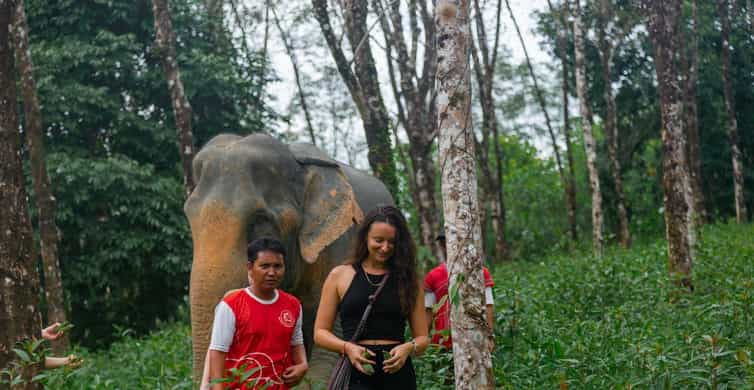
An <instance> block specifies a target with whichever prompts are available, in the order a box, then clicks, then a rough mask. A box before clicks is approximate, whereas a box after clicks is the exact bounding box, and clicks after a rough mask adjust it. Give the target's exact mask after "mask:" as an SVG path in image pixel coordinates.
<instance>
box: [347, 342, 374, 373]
mask: <svg viewBox="0 0 754 390" xmlns="http://www.w3.org/2000/svg"><path fill="white" fill-rule="evenodd" d="M343 350H344V352H345V354H346V356H348V360H350V361H351V365H353V366H354V367H356V369H357V370H359V371H360V372H361V373H363V374H365V375H372V374H374V365H375V364H376V363H375V361H374V360H369V358H370V357H373V356H374V352H372V351H370V350H368V349H366V348H364V347H362V346H360V345H357V344H354V343H349V342H346V344H345V345H344V346H343ZM367 364H368V365H370V366H371V369H370V368H365V365H367Z"/></svg>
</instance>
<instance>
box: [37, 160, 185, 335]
mask: <svg viewBox="0 0 754 390" xmlns="http://www.w3.org/2000/svg"><path fill="white" fill-rule="evenodd" d="M48 164H49V167H50V178H51V182H52V183H53V185H54V186H55V188H56V189H57V191H56V193H57V194H58V211H57V224H58V227H59V228H60V230H61V231H62V232H63V234H62V237H61V244H60V254H61V256H60V260H61V261H60V262H61V269H62V276H63V282H64V287H65V290H66V292H67V294H68V298H69V301H70V305H71V316H72V322H73V323H75V324H76V327H75V328H74V329H73V330H72V334H73V336H74V338H76V339H78V340H81V342H82V343H84V344H85V345H90V346H92V345H97V344H101V343H105V342H107V341H108V340H109V339H110V337H111V335H112V324H121V325H125V326H128V327H131V328H133V329H135V330H136V331H137V332H144V331H146V330H148V329H149V328H151V327H153V326H155V325H156V323H157V322H158V321H160V319H166V318H168V317H170V316H172V315H174V313H175V309H176V307H177V306H178V305H179V304H180V303H181V302H182V301H183V299H184V296H185V295H186V294H187V291H188V279H189V271H190V268H191V247H190V242H191V238H190V235H189V232H188V227H187V223H186V219H185V217H184V216H183V213H182V212H181V209H182V205H183V191H182V185H181V183H180V182H179V179H178V178H177V177H165V176H160V175H156V174H155V169H154V167H153V166H152V165H150V164H139V163H137V162H135V161H133V160H131V159H129V158H126V157H124V156H119V155H114V156H112V157H109V158H98V159H93V158H80V157H74V156H70V155H68V154H62V153H58V154H53V155H51V156H49V159H48Z"/></svg>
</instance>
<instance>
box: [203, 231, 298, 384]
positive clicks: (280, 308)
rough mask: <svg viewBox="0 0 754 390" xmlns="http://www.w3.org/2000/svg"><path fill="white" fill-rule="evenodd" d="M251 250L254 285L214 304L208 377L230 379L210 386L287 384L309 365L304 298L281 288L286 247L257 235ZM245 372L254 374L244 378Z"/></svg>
mask: <svg viewBox="0 0 754 390" xmlns="http://www.w3.org/2000/svg"><path fill="white" fill-rule="evenodd" d="M247 254H248V259H249V260H248V263H247V269H248V273H249V279H250V280H251V285H250V286H249V287H247V288H245V289H242V290H238V291H235V292H232V293H230V294H228V295H227V296H226V297H225V298H223V300H222V301H221V302H220V303H219V304H218V305H217V307H216V308H215V320H214V323H213V325H212V339H211V342H210V346H209V377H210V378H211V379H210V381H216V380H217V379H220V378H230V380H231V381H230V382H225V383H216V384H214V385H213V386H212V389H213V390H221V389H227V388H229V389H239V388H244V389H247V388H248V389H258V388H264V389H268V390H286V389H288V388H289V387H292V386H295V385H296V384H297V383H299V382H300V381H301V379H303V377H304V375H305V374H306V371H307V370H308V368H309V366H308V364H307V361H306V351H305V349H304V337H303V333H302V330H301V321H302V320H301V303H300V302H299V300H298V299H296V297H294V296H293V295H290V294H287V293H285V292H284V291H282V290H279V289H278V288H277V287H278V286H279V285H280V282H282V280H283V275H284V274H285V262H284V259H283V258H284V256H285V249H284V248H283V245H282V244H281V243H280V242H279V241H277V240H274V239H270V238H260V239H257V240H254V241H252V242H251V244H249V246H248V248H247ZM231 370H236V375H233V372H232V371H231ZM244 373H250V375H249V376H248V378H246V379H245V380H241V376H242V375H243V374H244ZM243 376H246V375H243ZM239 382H242V383H239Z"/></svg>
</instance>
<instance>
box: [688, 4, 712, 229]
mask: <svg viewBox="0 0 754 390" xmlns="http://www.w3.org/2000/svg"><path fill="white" fill-rule="evenodd" d="M691 13H692V15H691V21H690V22H691V23H690V24H691V31H690V34H689V35H690V36H691V39H690V47H689V48H688V50H685V52H686V53H687V54H688V56H689V58H688V60H687V61H684V65H686V66H687V69H685V72H684V74H686V75H687V76H686V77H687V78H686V84H685V91H684V107H683V113H684V119H685V121H686V123H685V125H686V133H687V134H688V136H687V137H688V156H689V174H690V175H691V178H690V179H691V196H692V203H691V205H692V206H693V219H692V222H693V223H695V224H697V225H700V224H702V223H705V222H706V221H707V210H706V207H705V206H704V190H703V189H702V157H701V144H700V140H699V123H698V119H697V117H698V110H697V104H696V85H697V83H698V80H699V32H698V23H699V16H698V11H697V3H696V0H691Z"/></svg>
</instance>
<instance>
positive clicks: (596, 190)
mask: <svg viewBox="0 0 754 390" xmlns="http://www.w3.org/2000/svg"><path fill="white" fill-rule="evenodd" d="M575 4H576V7H575V8H576V10H575V12H574V14H573V35H574V40H575V45H574V54H575V57H576V92H577V94H578V97H579V107H580V111H581V126H582V128H583V129H584V149H586V165H587V168H588V170H589V189H590V191H591V192H592V249H593V250H594V253H595V254H596V255H601V254H602V244H603V241H604V238H603V236H602V193H601V192H600V177H599V172H598V171H597V151H596V146H595V144H594V135H593V133H592V113H591V110H590V108H589V101H588V100H587V95H586V88H587V86H586V65H585V63H584V32H583V30H582V27H581V5H580V1H579V0H576V2H575Z"/></svg>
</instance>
